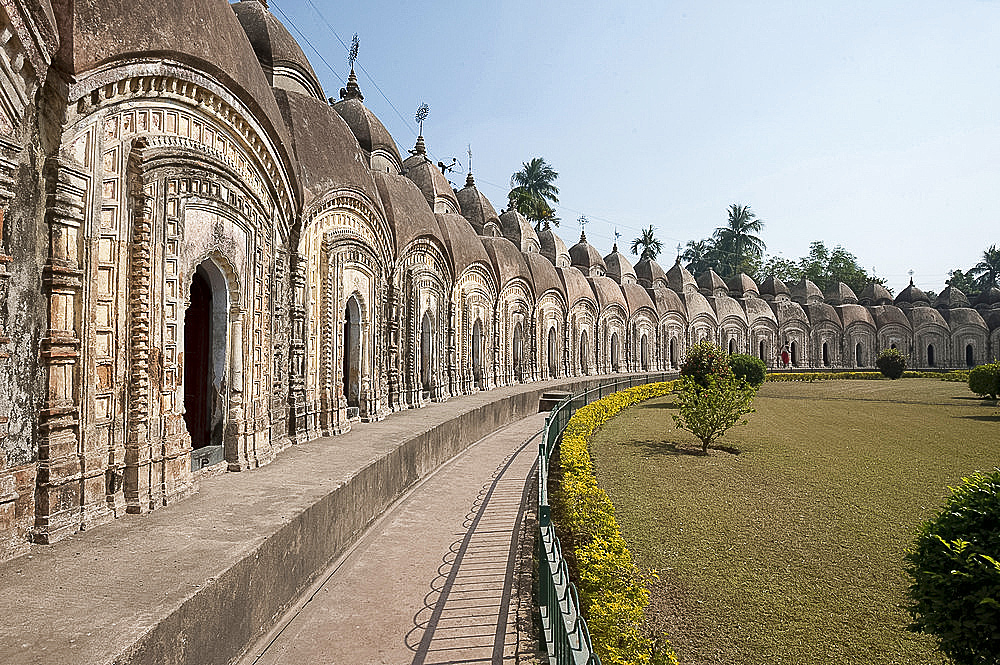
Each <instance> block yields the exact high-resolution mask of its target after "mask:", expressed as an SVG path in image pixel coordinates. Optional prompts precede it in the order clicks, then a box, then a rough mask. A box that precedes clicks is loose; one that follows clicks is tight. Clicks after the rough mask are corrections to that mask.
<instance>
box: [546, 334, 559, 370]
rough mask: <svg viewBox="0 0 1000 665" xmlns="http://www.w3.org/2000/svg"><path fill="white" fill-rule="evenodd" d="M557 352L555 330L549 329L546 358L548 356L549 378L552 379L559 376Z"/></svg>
mask: <svg viewBox="0 0 1000 665" xmlns="http://www.w3.org/2000/svg"><path fill="white" fill-rule="evenodd" d="M557 354H558V351H557V349H556V329H555V328H549V343H548V356H549V378H550V379H554V378H556V377H558V376H559V359H558V358H557V357H556V355H557Z"/></svg>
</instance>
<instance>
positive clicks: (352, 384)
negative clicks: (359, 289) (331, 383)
mask: <svg viewBox="0 0 1000 665" xmlns="http://www.w3.org/2000/svg"><path fill="white" fill-rule="evenodd" d="M343 369H344V396H345V397H346V398H347V417H348V418H357V417H358V416H359V415H360V411H361V307H360V306H359V305H358V299H357V298H355V297H354V296H351V297H350V298H348V300H347V308H346V309H345V311H344V368H343Z"/></svg>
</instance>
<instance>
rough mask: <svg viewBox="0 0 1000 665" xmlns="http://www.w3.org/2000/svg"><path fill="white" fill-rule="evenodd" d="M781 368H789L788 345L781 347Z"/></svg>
mask: <svg viewBox="0 0 1000 665" xmlns="http://www.w3.org/2000/svg"><path fill="white" fill-rule="evenodd" d="M781 366H782V367H788V345H787V344H785V345H784V346H783V347H781Z"/></svg>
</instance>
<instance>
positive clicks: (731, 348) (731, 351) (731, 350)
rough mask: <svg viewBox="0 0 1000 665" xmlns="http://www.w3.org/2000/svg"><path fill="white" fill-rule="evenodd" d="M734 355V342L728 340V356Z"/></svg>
mask: <svg viewBox="0 0 1000 665" xmlns="http://www.w3.org/2000/svg"><path fill="white" fill-rule="evenodd" d="M734 353H736V340H735V339H731V340H729V355H733V354H734Z"/></svg>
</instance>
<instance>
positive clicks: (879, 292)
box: [858, 280, 892, 306]
mask: <svg viewBox="0 0 1000 665" xmlns="http://www.w3.org/2000/svg"><path fill="white" fill-rule="evenodd" d="M858 304H859V305H867V306H872V305H891V304H892V294H891V293H889V290H888V289H886V288H885V287H884V286H882V285H881V284H879V283H878V282H876V281H874V280H872V281H870V282H868V286H866V287H865V290H864V291H862V292H861V295H860V296H858Z"/></svg>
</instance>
